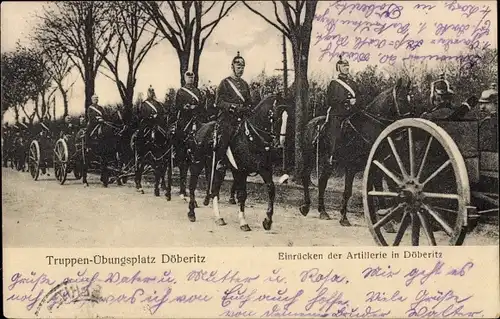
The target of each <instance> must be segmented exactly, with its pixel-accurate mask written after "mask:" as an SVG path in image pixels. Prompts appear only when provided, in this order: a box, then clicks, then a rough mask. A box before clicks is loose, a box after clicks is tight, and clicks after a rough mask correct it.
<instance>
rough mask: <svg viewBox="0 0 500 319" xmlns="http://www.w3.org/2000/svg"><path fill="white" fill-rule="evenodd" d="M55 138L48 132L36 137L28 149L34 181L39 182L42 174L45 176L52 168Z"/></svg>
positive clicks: (30, 170) (29, 165)
mask: <svg viewBox="0 0 500 319" xmlns="http://www.w3.org/2000/svg"><path fill="white" fill-rule="evenodd" d="M53 140H54V139H53V137H52V136H51V135H50V134H48V133H47V132H43V131H42V132H41V133H40V134H37V135H35V136H34V137H33V138H32V139H31V142H30V144H29V147H28V161H27V162H28V171H29V172H30V175H31V177H32V178H33V180H35V181H36V180H38V178H39V177H40V172H41V173H42V174H45V173H46V172H47V170H48V169H49V168H50V167H52V164H53V163H52V143H53V142H52V141H53Z"/></svg>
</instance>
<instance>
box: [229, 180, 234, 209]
mask: <svg viewBox="0 0 500 319" xmlns="http://www.w3.org/2000/svg"><path fill="white" fill-rule="evenodd" d="M235 193H236V179H233V184H232V185H231V195H230V196H229V204H231V205H235V204H236V200H235V199H234V194H235Z"/></svg>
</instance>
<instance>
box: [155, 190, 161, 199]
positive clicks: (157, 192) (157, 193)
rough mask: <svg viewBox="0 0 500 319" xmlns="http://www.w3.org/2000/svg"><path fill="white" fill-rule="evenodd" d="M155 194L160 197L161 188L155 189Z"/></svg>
mask: <svg viewBox="0 0 500 319" xmlns="http://www.w3.org/2000/svg"><path fill="white" fill-rule="evenodd" d="M155 196H156V197H159V196H160V190H159V189H155Z"/></svg>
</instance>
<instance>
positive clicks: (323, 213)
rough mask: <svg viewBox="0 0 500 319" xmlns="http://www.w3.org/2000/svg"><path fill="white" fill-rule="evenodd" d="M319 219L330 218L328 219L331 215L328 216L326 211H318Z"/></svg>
mask: <svg viewBox="0 0 500 319" xmlns="http://www.w3.org/2000/svg"><path fill="white" fill-rule="evenodd" d="M319 219H323V220H330V219H332V218H331V217H330V215H328V214H327V213H326V212H320V213H319Z"/></svg>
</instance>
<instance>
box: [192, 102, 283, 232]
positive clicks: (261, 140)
mask: <svg viewBox="0 0 500 319" xmlns="http://www.w3.org/2000/svg"><path fill="white" fill-rule="evenodd" d="M285 110H286V106H284V105H279V104H278V99H277V97H276V96H269V97H267V98H265V99H264V100H262V101H261V102H260V103H259V104H258V105H257V106H256V107H255V108H254V110H253V111H252V114H251V115H250V116H249V117H248V118H247V119H244V120H242V121H241V122H240V123H239V126H238V128H237V129H236V130H235V133H234V135H233V137H232V139H231V142H230V144H229V147H230V149H231V153H230V154H232V155H231V156H228V158H229V161H230V162H231V164H232V165H233V169H232V172H233V178H234V185H237V186H236V187H237V188H236V191H237V197H238V203H239V205H240V211H239V220H240V229H241V230H243V231H250V230H251V229H250V227H249V226H248V223H247V222H246V220H245V201H246V198H247V191H246V179H247V177H248V176H249V175H250V174H252V173H257V174H258V175H260V176H261V177H262V179H263V181H264V183H265V184H266V186H267V190H268V194H269V201H268V208H267V212H266V213H267V217H266V218H265V219H264V221H263V223H262V224H263V227H264V229H265V230H270V229H271V225H272V222H273V219H272V217H273V213H274V198H275V185H274V182H273V179H272V177H273V175H272V172H273V170H272V154H273V150H274V146H275V144H276V143H277V140H276V135H275V132H276V130H277V123H278V121H277V120H278V119H279V116H280V115H281V114H282V113H283V111H285ZM285 124H286V123H285ZM215 126H216V122H215V121H211V122H208V123H205V124H203V125H202V126H201V127H200V129H199V130H198V131H197V132H196V134H195V136H194V139H193V142H192V143H193V146H192V149H193V150H194V151H193V158H192V162H191V165H190V173H191V178H190V182H189V212H188V218H189V220H190V221H192V222H194V221H196V215H195V207H196V201H195V190H196V187H197V184H198V176H199V174H200V173H201V171H202V170H203V169H204V168H205V173H206V175H210V176H211V177H210V178H208V182H209V185H208V187H207V194H206V198H205V202H204V204H206V205H208V203H209V198H210V196H211V197H212V199H213V202H212V204H213V210H214V214H215V219H216V223H217V225H219V226H223V225H226V223H225V221H224V219H223V218H222V217H221V216H220V211H219V191H220V187H221V186H222V182H223V181H224V177H225V171H223V172H219V171H213V172H212V169H213V166H214V165H213V161H212V160H213V149H214V129H215ZM280 142H283V141H282V140H280ZM234 166H236V167H234ZM208 172H210V174H207V173H208ZM212 176H213V178H212Z"/></svg>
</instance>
